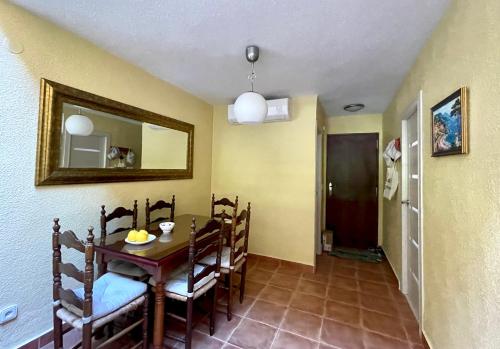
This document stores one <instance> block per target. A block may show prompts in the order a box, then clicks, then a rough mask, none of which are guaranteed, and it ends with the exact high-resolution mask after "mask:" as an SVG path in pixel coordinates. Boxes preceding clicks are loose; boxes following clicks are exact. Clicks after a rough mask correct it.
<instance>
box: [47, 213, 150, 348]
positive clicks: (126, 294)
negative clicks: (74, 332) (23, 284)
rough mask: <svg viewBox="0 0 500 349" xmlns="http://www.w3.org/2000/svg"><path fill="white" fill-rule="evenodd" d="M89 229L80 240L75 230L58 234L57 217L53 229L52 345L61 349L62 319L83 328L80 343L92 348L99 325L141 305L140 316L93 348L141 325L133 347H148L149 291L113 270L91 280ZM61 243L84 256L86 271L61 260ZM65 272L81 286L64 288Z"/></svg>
mask: <svg viewBox="0 0 500 349" xmlns="http://www.w3.org/2000/svg"><path fill="white" fill-rule="evenodd" d="M93 229H94V228H92V227H90V228H89V229H88V236H87V241H86V242H84V241H80V240H79V239H78V238H77V237H76V235H75V233H74V232H72V231H71V230H67V231H65V232H64V233H62V234H61V233H60V225H59V219H58V218H55V219H54V226H53V228H52V230H53V232H52V275H53V321H54V329H53V336H54V348H56V349H60V348H63V330H62V322H63V321H64V322H66V323H67V324H69V325H71V326H72V327H74V328H76V329H78V330H80V331H82V340H81V346H82V348H83V349H91V348H92V336H93V334H94V333H95V332H96V331H97V330H98V329H100V328H102V327H103V326H105V325H108V324H111V322H112V321H113V320H115V319H117V318H118V317H120V316H121V315H125V314H127V313H128V312H130V311H132V310H135V309H137V308H139V307H142V310H143V316H142V318H141V319H139V320H137V321H135V322H134V323H132V324H131V325H129V326H128V327H127V328H125V329H123V330H122V331H120V332H119V333H117V334H116V335H114V336H111V337H110V338H108V339H106V340H105V341H104V342H103V343H101V344H100V345H98V346H96V348H101V347H105V346H107V345H108V344H110V343H112V342H114V341H115V340H116V339H118V338H120V337H122V336H123V335H124V334H126V333H128V332H130V331H131V330H133V329H134V328H136V327H138V326H139V325H141V324H142V340H141V342H140V343H137V344H136V346H135V347H139V346H142V348H143V349H146V348H147V347H148V320H147V319H148V294H147V293H146V291H147V285H146V284H145V283H143V282H139V281H135V280H131V279H129V278H126V277H123V276H120V275H118V274H114V273H106V274H104V275H102V276H101V277H99V278H98V279H97V280H95V281H94V235H93ZM61 245H63V246H66V247H67V248H72V249H75V250H77V251H79V252H81V253H83V254H84V255H85V270H84V271H80V270H78V269H77V267H76V266H75V265H74V264H72V263H63V261H62V253H61ZM61 274H64V275H66V276H68V277H71V278H73V279H75V280H77V281H79V282H80V283H82V284H83V287H80V288H75V289H65V288H63V286H62V277H61Z"/></svg>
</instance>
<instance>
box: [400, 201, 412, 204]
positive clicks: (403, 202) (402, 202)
mask: <svg viewBox="0 0 500 349" xmlns="http://www.w3.org/2000/svg"><path fill="white" fill-rule="evenodd" d="M401 204H402V205H409V204H410V200H403V201H401Z"/></svg>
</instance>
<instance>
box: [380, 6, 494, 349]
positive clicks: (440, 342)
mask: <svg viewBox="0 0 500 349" xmlns="http://www.w3.org/2000/svg"><path fill="white" fill-rule="evenodd" d="M499 18H500V1H498V0H481V1H468V0H456V1H454V2H453V3H452V5H451V7H450V9H449V11H448V13H447V15H446V16H445V17H444V18H443V20H442V22H441V23H440V25H439V26H438V28H437V29H436V31H435V32H434V34H433V35H432V37H431V38H430V40H429V41H428V43H427V44H426V46H425V47H424V49H423V51H422V52H421V54H420V56H419V57H418V59H417V61H416V63H415V65H414V66H413V68H412V69H411V71H410V72H409V74H408V76H407V77H406V79H405V80H404V82H403V84H402V85H401V88H400V90H399V91H398V93H397V94H396V96H395V99H394V100H393V102H392V104H391V105H390V107H389V108H388V110H387V111H386V112H385V113H384V117H383V124H384V140H385V141H386V142H387V141H388V140H389V139H390V138H393V137H398V136H400V134H401V119H400V118H401V115H402V113H403V112H404V110H405V109H406V108H407V106H408V105H409V104H411V102H412V101H414V100H415V99H416V97H417V94H418V91H419V90H420V89H422V90H423V104H424V106H423V130H424V133H423V209H424V216H423V226H424V232H423V234H424V236H423V247H424V260H423V263H424V267H423V273H424V309H423V311H424V314H423V330H424V333H425V334H426V336H427V339H428V341H429V344H430V345H431V346H432V347H433V348H434V349H470V348H475V349H476V348H477V349H497V348H500V327H499V324H500V291H499V290H500V273H499V270H500V257H499V252H498V251H499V247H500V233H499V231H500V218H499V217H500V215H499V212H500V195H499V194H500V189H499V188H500V166H499V165H498V161H499V159H500V122H499V120H500V104H499V103H498V99H499V96H500V20H499ZM461 86H468V87H469V91H470V94H469V95H470V100H469V101H470V124H469V125H470V129H469V130H470V154H468V155H455V156H446V157H440V158H432V157H431V147H430V144H431V140H430V108H431V107H432V106H433V105H435V104H436V103H438V102H439V101H441V100H442V99H443V98H445V97H447V96H448V95H449V94H450V93H451V92H453V91H455V90H456V89H458V88H459V87H461ZM399 198H400V192H399V193H398V199H397V200H393V201H391V202H388V201H384V203H385V207H384V215H385V219H384V234H385V236H384V247H385V250H386V252H387V254H388V256H389V258H390V260H391V262H392V264H393V265H394V266H395V268H396V270H397V272H398V274H400V273H401V238H400V236H401V222H400V218H398V217H400V213H401V206H400V204H399Z"/></svg>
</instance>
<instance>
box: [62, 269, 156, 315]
mask: <svg viewBox="0 0 500 349" xmlns="http://www.w3.org/2000/svg"><path fill="white" fill-rule="evenodd" d="M146 289H147V286H146V284H145V283H143V282H140V281H135V280H131V279H129V278H127V277H125V276H121V275H118V274H114V273H106V274H104V275H103V276H101V277H100V278H99V279H97V280H96V281H94V287H93V289H92V319H93V320H96V319H99V318H101V317H103V316H106V315H107V314H109V313H112V312H114V311H115V310H117V309H119V308H121V307H123V306H124V305H126V304H128V303H130V302H132V301H133V300H135V299H136V298H138V297H140V296H141V295H143V294H144V293H145V292H146ZM73 292H74V293H75V295H76V296H77V297H78V298H80V299H82V300H83V298H84V296H83V295H84V290H83V287H80V288H77V289H74V290H73ZM69 310H72V309H69ZM73 312H74V311H73Z"/></svg>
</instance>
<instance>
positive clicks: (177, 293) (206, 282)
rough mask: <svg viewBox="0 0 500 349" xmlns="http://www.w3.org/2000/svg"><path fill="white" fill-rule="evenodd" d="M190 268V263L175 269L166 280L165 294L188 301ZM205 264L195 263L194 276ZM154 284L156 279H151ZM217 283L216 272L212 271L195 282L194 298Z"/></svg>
mask: <svg viewBox="0 0 500 349" xmlns="http://www.w3.org/2000/svg"><path fill="white" fill-rule="evenodd" d="M188 268H189V265H188V264H187V263H186V264H183V265H181V266H180V267H179V268H177V269H176V270H174V271H173V272H172V274H171V276H170V278H169V279H168V280H167V281H166V282H165V296H166V297H169V298H173V299H177V300H180V301H186V300H187V298H188V289H187V286H188ZM204 268H205V266H203V265H197V264H196V265H195V266H194V276H197V275H198V274H199V273H201V272H202V271H203V269H204ZM150 283H151V284H152V285H154V284H155V282H154V280H152V279H151V280H150ZM216 283H217V279H215V273H214V272H211V273H210V274H208V275H207V276H205V277H204V278H203V279H201V280H200V281H198V282H197V283H196V284H194V287H193V295H192V297H193V298H194V299H196V298H198V297H199V296H201V295H202V294H204V293H205V292H206V291H208V290H209V289H210V288H211V287H212V286H213V285H215V284H216Z"/></svg>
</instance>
